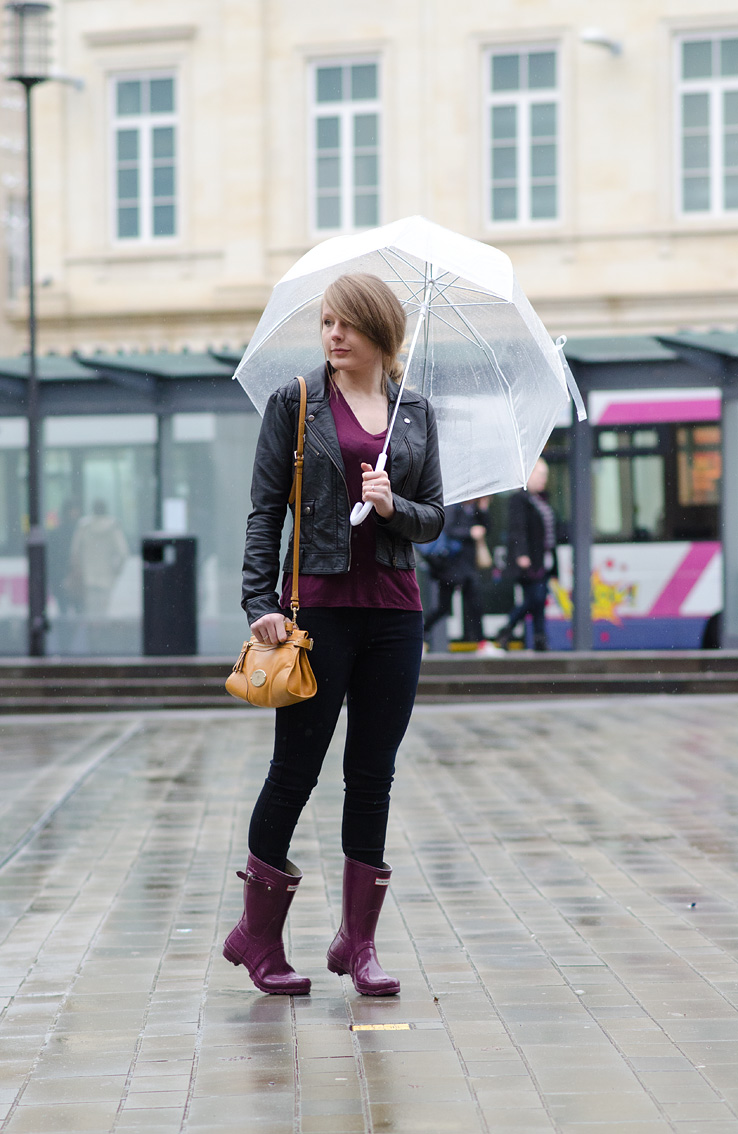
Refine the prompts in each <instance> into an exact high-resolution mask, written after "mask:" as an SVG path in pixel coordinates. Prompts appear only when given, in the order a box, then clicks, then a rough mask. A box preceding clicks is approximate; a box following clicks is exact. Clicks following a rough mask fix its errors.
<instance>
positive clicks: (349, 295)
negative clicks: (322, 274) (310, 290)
mask: <svg viewBox="0 0 738 1134" xmlns="http://www.w3.org/2000/svg"><path fill="white" fill-rule="evenodd" d="M323 300H324V302H325V303H327V304H328V306H329V307H330V308H331V310H332V311H335V313H336V315H338V317H339V319H342V320H343V322H344V323H348V324H349V326H351V327H354V328H355V329H356V330H357V331H361V333H362V335H366V337H367V338H368V339H370V340H371V341H372V342H373V343H376V345H377V346H378V347H379V349H380V350H381V352H382V371H383V374H384V375H385V376H386V377H389V378H392V379H394V380H395V381H399V379H400V378H401V377H402V363H401V362H400V361H399V359H398V358H397V355H398V352H399V350H400V348H401V347H402V343H403V340H404V338H405V324H406V322H407V318H406V315H405V310H404V308H403V306H402V304H401V303H400V301H399V299H398V298H397V296H396V295H395V293H394V292H393V291H392V289H391V288H390V287H389V286H388V285H387V284H386V283H385V282H384V280H380V278H379V276H373V275H370V274H369V273H368V272H356V273H355V274H352V275H345V276H339V277H338V279H337V280H334V281H333V283H332V284H329V285H328V287H327V288H326V289H325V293H324V295H323ZM321 318H322V305H321ZM383 385H384V383H383Z"/></svg>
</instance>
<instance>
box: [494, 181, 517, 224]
mask: <svg viewBox="0 0 738 1134" xmlns="http://www.w3.org/2000/svg"><path fill="white" fill-rule="evenodd" d="M517 218H518V200H517V193H516V191H515V189H493V190H492V219H493V220H496V221H511V220H517Z"/></svg>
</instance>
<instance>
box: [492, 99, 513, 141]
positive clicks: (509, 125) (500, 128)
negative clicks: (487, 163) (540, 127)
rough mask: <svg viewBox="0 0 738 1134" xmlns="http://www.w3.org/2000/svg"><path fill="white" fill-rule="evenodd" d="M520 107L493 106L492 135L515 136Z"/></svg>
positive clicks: (496, 138)
mask: <svg viewBox="0 0 738 1134" xmlns="http://www.w3.org/2000/svg"><path fill="white" fill-rule="evenodd" d="M517 115H518V109H517V107H516V106H493V107H492V137H493V138H494V139H495V141H498V140H499V139H501V138H514V137H515V135H516V133H517V121H518V118H517Z"/></svg>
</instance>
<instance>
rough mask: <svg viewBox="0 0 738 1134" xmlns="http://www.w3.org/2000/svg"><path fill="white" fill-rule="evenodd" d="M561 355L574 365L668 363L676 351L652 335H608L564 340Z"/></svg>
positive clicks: (674, 356) (675, 355)
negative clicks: (579, 363) (562, 353)
mask: <svg viewBox="0 0 738 1134" xmlns="http://www.w3.org/2000/svg"><path fill="white" fill-rule="evenodd" d="M564 354H565V355H566V357H567V358H568V359H570V360H571V361H573V362H582V363H586V364H588V365H593V364H596V363H617V362H624V363H629V362H630V363H632V362H669V361H671V360H675V359H676V358H677V357H678V355H677V353H676V351H674V350H671V349H670V348H669V347H668V346H665V345H664V344H662V343H660V342H659V340H658V339H655V338H653V337H652V336H651V335H608V336H607V337H604V336H602V337H595V338H571V339H567V342H566V346H565V347H564Z"/></svg>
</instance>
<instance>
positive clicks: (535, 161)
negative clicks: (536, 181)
mask: <svg viewBox="0 0 738 1134" xmlns="http://www.w3.org/2000/svg"><path fill="white" fill-rule="evenodd" d="M530 172H531V174H532V176H533V177H555V176H556V146H531V148H530Z"/></svg>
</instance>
